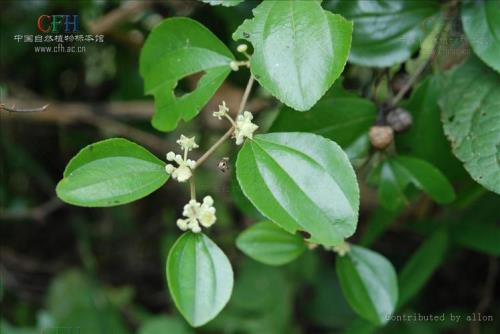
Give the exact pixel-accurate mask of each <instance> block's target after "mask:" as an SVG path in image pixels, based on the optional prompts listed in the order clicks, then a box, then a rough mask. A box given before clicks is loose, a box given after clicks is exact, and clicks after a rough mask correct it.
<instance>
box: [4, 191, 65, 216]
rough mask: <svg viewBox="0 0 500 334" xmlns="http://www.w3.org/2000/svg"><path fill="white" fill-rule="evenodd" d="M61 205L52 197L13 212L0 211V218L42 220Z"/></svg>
mask: <svg viewBox="0 0 500 334" xmlns="http://www.w3.org/2000/svg"><path fill="white" fill-rule="evenodd" d="M62 206H63V203H62V202H61V201H60V200H59V198H57V197H53V198H51V199H50V200H48V201H47V202H45V203H43V204H41V205H39V206H36V207H34V208H29V209H26V210H23V211H17V212H16V211H15V212H0V219H11V220H22V219H33V220H36V221H38V222H42V221H43V220H44V219H45V218H46V217H47V216H48V215H50V214H51V213H52V212H54V211H56V210H57V209H59V208H60V207H62Z"/></svg>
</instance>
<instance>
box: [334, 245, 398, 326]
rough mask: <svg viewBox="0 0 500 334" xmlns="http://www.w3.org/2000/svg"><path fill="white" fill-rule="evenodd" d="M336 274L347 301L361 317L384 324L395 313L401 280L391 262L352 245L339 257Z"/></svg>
mask: <svg viewBox="0 0 500 334" xmlns="http://www.w3.org/2000/svg"><path fill="white" fill-rule="evenodd" d="M336 269H337V276H338V278H339V282H340V287H341V288H342V291H343V292H344V296H345V297H346V299H347V302H348V303H349V305H351V307H352V308H353V310H354V311H355V312H356V313H358V314H359V316H361V317H362V318H364V319H366V320H369V321H371V322H372V323H374V324H384V323H385V322H387V320H388V318H389V316H390V315H391V314H392V313H393V312H394V309H395V307H396V302H397V299H398V283H397V278H396V272H395V271H394V268H393V267H392V264H391V263H390V262H389V261H388V260H387V259H386V258H385V257H383V256H382V255H380V254H378V253H375V252H373V251H371V250H369V249H366V248H363V247H359V246H351V250H350V251H349V252H348V253H347V254H346V255H345V256H342V257H341V256H338V257H337V263H336Z"/></svg>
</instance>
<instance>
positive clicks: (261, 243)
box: [236, 222, 306, 266]
mask: <svg viewBox="0 0 500 334" xmlns="http://www.w3.org/2000/svg"><path fill="white" fill-rule="evenodd" d="M236 246H237V247H238V248H239V249H240V250H241V251H242V252H243V253H245V254H246V255H248V256H249V257H251V258H252V259H254V260H256V261H259V262H262V263H265V264H268V265H272V266H279V265H282V264H285V263H288V262H291V261H293V260H295V259H296V258H297V257H299V255H300V254H302V253H303V252H304V251H305V250H306V245H305V243H304V239H303V238H301V237H300V236H298V235H295V234H290V233H288V232H286V231H285V230H283V229H282V228H281V227H279V226H276V224H273V223H271V222H261V223H257V224H255V225H253V226H251V227H249V228H248V229H246V230H245V231H243V232H242V233H241V234H240V235H239V236H238V239H236Z"/></svg>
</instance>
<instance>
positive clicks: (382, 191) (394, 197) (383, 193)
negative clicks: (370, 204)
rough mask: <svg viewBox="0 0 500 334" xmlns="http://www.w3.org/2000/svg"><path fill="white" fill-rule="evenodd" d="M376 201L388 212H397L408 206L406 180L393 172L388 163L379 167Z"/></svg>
mask: <svg viewBox="0 0 500 334" xmlns="http://www.w3.org/2000/svg"><path fill="white" fill-rule="evenodd" d="M376 173H379V183H378V186H379V188H378V199H379V201H380V204H381V205H382V206H383V207H384V208H386V209H387V210H389V211H393V212H395V211H398V210H399V209H401V208H403V207H404V206H405V205H407V204H408V200H407V198H406V195H405V192H404V191H405V188H406V186H407V185H408V182H407V180H406V178H403V176H402V175H401V174H400V171H399V170H395V169H394V167H393V166H392V165H391V164H390V163H389V161H384V162H382V164H381V165H380V166H379V168H378V171H377V172H376Z"/></svg>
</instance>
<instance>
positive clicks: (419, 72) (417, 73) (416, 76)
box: [389, 23, 447, 107]
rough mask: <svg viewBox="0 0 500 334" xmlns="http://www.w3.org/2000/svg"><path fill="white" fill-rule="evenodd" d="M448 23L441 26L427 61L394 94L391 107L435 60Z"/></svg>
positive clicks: (390, 103)
mask: <svg viewBox="0 0 500 334" xmlns="http://www.w3.org/2000/svg"><path fill="white" fill-rule="evenodd" d="M446 26H447V24H446V23H445V24H443V25H442V27H440V30H439V33H438V36H437V40H436V44H435V45H434V48H433V50H432V52H431V54H430V55H429V58H427V59H426V61H425V62H423V63H422V64H420V66H419V67H418V68H417V69H416V70H415V72H414V73H413V74H412V76H411V77H410V79H409V80H408V81H407V82H406V83H405V85H404V86H403V87H402V88H401V90H400V91H399V92H398V94H396V96H394V98H393V99H392V100H391V101H390V102H389V106H390V107H395V106H396V105H397V104H398V103H399V102H400V101H401V99H402V98H403V97H404V96H405V94H406V93H407V92H408V91H409V90H410V89H411V88H412V87H413V85H414V84H415V82H417V79H418V78H419V77H420V75H421V74H422V73H423V72H424V70H425V69H426V68H427V66H428V65H429V64H430V63H431V62H432V61H433V60H434V58H435V57H436V53H437V49H438V47H439V45H440V43H441V38H442V36H443V32H444V30H445V28H446Z"/></svg>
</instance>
